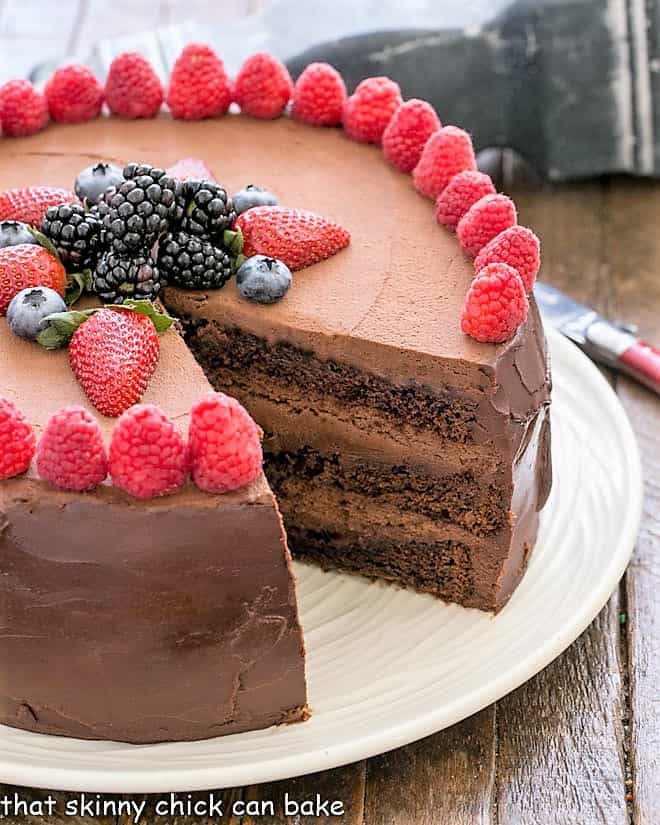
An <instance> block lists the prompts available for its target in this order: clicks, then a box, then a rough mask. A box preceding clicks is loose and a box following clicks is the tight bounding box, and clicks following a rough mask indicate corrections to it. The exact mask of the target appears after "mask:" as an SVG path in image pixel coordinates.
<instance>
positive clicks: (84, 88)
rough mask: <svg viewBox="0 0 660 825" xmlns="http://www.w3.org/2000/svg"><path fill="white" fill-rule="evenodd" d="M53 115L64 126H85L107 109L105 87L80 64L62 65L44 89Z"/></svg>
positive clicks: (89, 70) (92, 73)
mask: <svg viewBox="0 0 660 825" xmlns="http://www.w3.org/2000/svg"><path fill="white" fill-rule="evenodd" d="M44 94H45V95H46V100H47V102H48V108H49V110H50V116H51V117H52V118H53V120H56V121H59V122H60V123H83V122H84V121H86V120H92V119H93V118H95V117H97V116H98V114H99V112H100V111H101V106H103V86H101V84H100V83H99V82H98V80H97V79H96V77H95V76H94V72H92V71H91V69H88V68H87V66H83V65H82V64H80V63H70V64H69V65H68V66H62V68H60V69H57V71H56V72H55V73H54V74H53V76H52V77H51V78H50V80H49V81H48V83H46V88H45V89H44Z"/></svg>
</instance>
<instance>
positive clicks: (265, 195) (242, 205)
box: [232, 183, 279, 215]
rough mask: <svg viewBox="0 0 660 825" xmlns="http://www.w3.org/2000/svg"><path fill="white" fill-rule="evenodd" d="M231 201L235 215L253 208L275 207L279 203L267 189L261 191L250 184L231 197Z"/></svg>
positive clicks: (258, 187)
mask: <svg viewBox="0 0 660 825" xmlns="http://www.w3.org/2000/svg"><path fill="white" fill-rule="evenodd" d="M232 201H233V202H234V209H235V211H236V214H237V215H242V214H243V212H247V210H248V209H252V208H253V207H255V206H277V204H278V203H279V201H278V200H277V197H276V196H275V195H273V193H272V192H269V191H268V189H262V188H261V187H260V186H255V185H254V184H252V183H250V184H249V185H248V186H246V187H244V188H243V189H240V190H239V191H238V192H237V193H236V194H235V195H233V196H232Z"/></svg>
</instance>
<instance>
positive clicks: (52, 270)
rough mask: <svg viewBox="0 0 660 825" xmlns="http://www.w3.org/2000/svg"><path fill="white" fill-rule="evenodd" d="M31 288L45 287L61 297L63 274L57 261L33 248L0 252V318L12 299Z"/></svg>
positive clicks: (35, 246) (23, 244)
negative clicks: (23, 290)
mask: <svg viewBox="0 0 660 825" xmlns="http://www.w3.org/2000/svg"><path fill="white" fill-rule="evenodd" d="M33 286H47V287H49V288H50V289H54V290H55V292H58V293H59V294H60V295H62V296H63V295H64V290H65V289H66V273H65V271H64V267H63V266H62V264H61V263H60V261H59V259H58V258H56V257H55V256H54V255H51V253H50V252H48V250H46V249H44V247H43V246H38V245H37V244H28V243H22V244H18V245H17V246H6V247H3V248H2V249H0V315H6V313H7V307H8V306H9V304H10V302H11V299H12V298H13V297H14V295H16V294H17V293H19V292H20V291H21V290H22V289H27V288H28V287H33Z"/></svg>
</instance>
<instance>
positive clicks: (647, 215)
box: [608, 181, 660, 825]
mask: <svg viewBox="0 0 660 825" xmlns="http://www.w3.org/2000/svg"><path fill="white" fill-rule="evenodd" d="M608 216H609V218H608V225H609V232H608V257H609V260H610V263H611V266H612V271H613V275H614V284H615V301H614V303H615V310H616V312H617V314H618V315H619V316H621V317H622V318H625V319H629V320H633V321H637V322H638V323H639V324H640V332H641V334H642V335H643V336H646V337H648V338H649V340H651V341H653V342H654V343H656V345H660V237H659V233H658V226H660V185H659V184H658V183H651V182H648V181H619V182H617V183H616V185H613V186H612V187H611V190H610V193H609V198H608ZM617 391H618V393H619V396H620V398H621V400H622V402H623V404H624V407H625V408H626V411H627V412H628V415H629V417H630V420H631V422H632V425H633V428H634V430H635V433H636V435H637V439H638V442H639V446H640V450H641V455H642V464H643V467H644V474H645V501H644V512H643V516H642V524H641V529H640V534H639V539H638V542H637V546H636V548H635V553H634V555H633V560H632V563H631V565H630V567H629V569H628V572H627V575H626V589H625V598H626V601H627V604H626V611H627V619H628V621H627V625H626V626H627V631H628V632H627V645H628V648H627V649H628V662H629V670H630V704H631V720H630V731H631V756H632V766H631V767H632V787H631V788H630V792H631V795H632V799H631V802H632V809H633V813H634V820H633V821H634V823H635V825H655V823H658V822H660V760H659V759H658V754H659V753H660V702H659V701H658V696H659V695H660V693H659V689H658V684H659V683H660V595H659V594H660V399H659V398H658V397H657V396H655V395H654V394H652V393H651V392H649V391H648V390H646V389H644V388H642V387H640V386H639V385H637V384H635V383H634V382H632V381H630V380H628V379H627V378H621V379H619V381H618V382H617Z"/></svg>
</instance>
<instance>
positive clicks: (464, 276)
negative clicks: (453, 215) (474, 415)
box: [0, 115, 524, 366]
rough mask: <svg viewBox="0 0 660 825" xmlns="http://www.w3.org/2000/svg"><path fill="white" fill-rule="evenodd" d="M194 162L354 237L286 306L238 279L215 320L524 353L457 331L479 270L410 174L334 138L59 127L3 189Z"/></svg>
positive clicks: (220, 296) (44, 136) (251, 125)
mask: <svg viewBox="0 0 660 825" xmlns="http://www.w3.org/2000/svg"><path fill="white" fill-rule="evenodd" d="M187 156H193V157H199V158H200V159H203V160H204V161H205V162H206V163H207V164H208V165H209V166H210V168H211V170H212V171H213V172H214V174H215V176H216V177H217V179H218V181H219V182H220V183H221V184H222V185H223V186H225V187H226V188H227V189H228V191H230V192H232V191H235V190H237V189H240V188H242V187H243V186H245V185H246V184H248V183H255V184H258V185H261V186H265V187H267V188H269V189H270V190H272V191H274V192H275V193H276V194H277V195H278V197H279V198H280V202H281V203H282V204H283V205H286V206H291V207H296V208H303V209H309V210H312V211H314V212H318V213H320V214H321V215H324V216H326V217H329V218H332V219H334V220H336V221H338V222H339V223H340V224H342V225H343V226H344V227H345V228H346V229H348V230H349V232H350V233H351V236H352V240H351V244H350V246H349V247H348V248H347V249H345V250H343V251H341V252H340V253H338V254H337V255H335V256H333V257H331V258H329V259H327V260H325V261H322V262H320V263H317V264H315V265H314V266H311V267H309V268H307V269H304V270H301V271H299V272H297V273H295V274H294V284H293V287H292V288H291V290H289V292H288V293H287V295H286V296H285V298H284V299H283V300H282V301H280V302H279V303H277V304H274V305H272V306H255V305H252V304H248V303H247V302H246V301H245V300H244V299H242V298H241V297H240V295H239V293H238V290H237V287H236V284H235V282H233V281H232V282H230V283H229V284H228V285H227V286H226V287H225V288H224V289H222V290H219V291H216V292H210V293H208V300H207V301H206V303H205V311H207V312H208V313H209V315H212V314H213V308H214V306H218V305H219V304H222V305H223V306H224V307H227V306H231V307H232V309H235V310H236V311H237V312H238V313H239V314H241V313H250V314H251V315H253V316H254V315H257V314H258V315H259V316H260V322H261V323H264V324H274V325H277V326H279V327H282V326H283V327H287V326H288V327H295V328H296V329H299V330H300V329H302V330H305V331H308V332H310V333H316V332H322V333H324V334H327V335H330V336H337V337H345V338H352V339H358V340H359V339H362V340H365V341H370V342H373V343H376V344H382V345H385V346H389V347H393V348H396V349H399V350H407V351H410V352H415V351H419V352H422V353H425V354H428V355H431V356H434V357H440V358H447V359H457V360H464V361H470V362H473V363H478V364H483V365H486V366H489V365H490V366H494V365H496V364H497V362H498V360H499V359H500V357H501V356H502V354H503V353H504V352H506V351H507V350H508V349H509V348H510V347H512V346H515V345H516V341H517V338H518V336H515V337H514V338H513V339H512V340H511V341H509V342H507V343H506V344H501V345H493V344H480V343H478V342H476V341H474V340H472V339H470V338H468V337H467V336H466V335H464V334H463V333H462V332H461V331H460V328H459V318H460V311H461V307H462V305H463V301H464V298H465V293H466V291H467V289H468V287H469V284H470V283H471V281H472V278H473V277H474V274H473V269H472V264H471V262H470V261H469V260H468V259H467V257H466V256H465V255H464V253H463V252H462V250H461V248H460V246H459V244H458V242H457V240H456V238H455V237H454V236H453V235H452V234H451V233H450V232H448V231H447V230H446V229H444V228H443V227H440V226H438V225H437V223H436V222H435V220H434V218H433V205H432V202H431V201H429V200H428V199H427V198H425V197H423V196H421V195H420V194H418V193H417V192H416V191H415V189H414V188H413V185H412V180H411V178H410V176H409V175H404V174H402V173H401V172H399V171H398V170H396V169H394V168H393V167H391V166H390V165H389V164H388V163H387V161H386V160H385V159H384V157H383V155H382V153H381V152H380V151H379V149H378V148H377V147H374V146H368V145H363V144H359V143H356V142H354V141H351V140H349V139H348V138H347V137H346V136H345V135H344V134H343V133H342V132H341V131H340V130H337V129H324V128H314V127H310V126H305V125H301V124H300V123H297V122H295V121H292V120H291V119H289V118H285V117H283V118H279V119H277V120H274V121H258V120H255V119H253V118H249V117H244V116H238V115H229V116H226V117H224V118H219V119H216V120H207V121H200V122H193V123H189V122H182V121H176V120H172V119H170V118H166V117H161V118H158V119H155V120H141V121H126V120H120V119H118V118H100V119H97V120H95V121H92V122H89V123H86V124H84V125H77V126H61V125H51V127H50V128H49V129H47V130H46V131H44V132H42V133H40V134H37V135H34V136H32V137H28V138H23V139H20V140H12V141H9V140H7V141H3V145H2V147H1V149H0V185H1V186H2V188H10V187H14V186H15V187H19V186H26V185H36V184H44V185H58V186H65V187H68V188H70V187H71V186H72V184H73V180H74V179H75V177H76V175H77V174H78V172H79V171H80V170H81V169H82V168H83V167H85V166H87V165H89V164H90V163H93V162H96V161H98V160H105V161H110V162H114V163H116V164H118V165H122V164H124V163H126V162H129V161H133V160H138V161H142V162H149V163H152V164H154V165H158V166H161V167H167V166H169V165H172V164H173V163H174V162H176V161H177V160H179V159H180V158H182V157H187ZM521 329H524V326H523V328H521ZM520 334H521V332H519V333H518V335H520Z"/></svg>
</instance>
